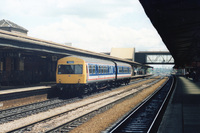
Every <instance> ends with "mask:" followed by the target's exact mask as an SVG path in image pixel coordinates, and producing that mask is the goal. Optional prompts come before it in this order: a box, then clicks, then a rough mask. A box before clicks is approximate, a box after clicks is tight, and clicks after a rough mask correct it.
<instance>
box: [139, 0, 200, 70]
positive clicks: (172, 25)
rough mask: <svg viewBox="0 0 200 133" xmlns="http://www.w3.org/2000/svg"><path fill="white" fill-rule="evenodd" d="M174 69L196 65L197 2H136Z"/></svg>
mask: <svg viewBox="0 0 200 133" xmlns="http://www.w3.org/2000/svg"><path fill="white" fill-rule="evenodd" d="M140 3H141V4H142V6H143V8H144V10H145V12H146V14H147V16H148V17H149V18H150V21H151V23H152V24H153V26H154V27H155V28H156V30H157V31H158V33H159V34H160V36H161V38H162V40H163V42H164V43H165V45H166V47H167V48H168V49H169V51H170V53H171V55H172V56H173V58H174V60H175V66H176V67H185V66H186V65H188V64H192V63H193V62H199V61H200V52H199V51H200V15H199V14H200V1H199V0H140Z"/></svg>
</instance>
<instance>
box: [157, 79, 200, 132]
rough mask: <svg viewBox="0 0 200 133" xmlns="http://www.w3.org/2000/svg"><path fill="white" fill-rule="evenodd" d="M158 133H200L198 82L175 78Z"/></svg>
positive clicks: (199, 91) (199, 84)
mask: <svg viewBox="0 0 200 133" xmlns="http://www.w3.org/2000/svg"><path fill="white" fill-rule="evenodd" d="M158 133H200V82H193V81H192V79H186V78H185V77H177V85H176V88H175V90H174V92H173V94H172V97H171V99H170V101H169V104H168V107H167V109H166V112H165V114H164V116H163V120H162V122H161V124H160V127H159V129H158Z"/></svg>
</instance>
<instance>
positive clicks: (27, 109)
mask: <svg viewBox="0 0 200 133" xmlns="http://www.w3.org/2000/svg"><path fill="white" fill-rule="evenodd" d="M144 80H146V79H143V80H139V81H135V82H132V83H131V84H134V83H138V82H141V81H144ZM91 96H93V95H91ZM85 97H87V96H85ZM78 100H80V98H78V97H75V98H71V99H67V100H62V99H58V98H55V99H50V100H46V101H42V102H38V103H33V104H28V105H23V106H19V107H14V108H9V109H5V110H0V124H2V123H7V122H10V121H13V120H17V119H20V118H23V117H27V116H29V115H33V114H37V113H40V112H44V111H47V110H49V109H53V108H56V107H60V106H63V105H66V104H69V103H72V102H75V101H78Z"/></svg>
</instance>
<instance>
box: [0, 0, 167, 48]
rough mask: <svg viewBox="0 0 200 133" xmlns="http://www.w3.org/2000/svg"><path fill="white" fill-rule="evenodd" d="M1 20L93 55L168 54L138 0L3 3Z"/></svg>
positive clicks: (4, 0) (17, 0) (15, 0)
mask: <svg viewBox="0 0 200 133" xmlns="http://www.w3.org/2000/svg"><path fill="white" fill-rule="evenodd" d="M0 2H1V5H3V6H1V8H0V17H1V18H0V20H1V19H6V20H10V21H12V22H14V23H16V24H18V25H20V26H22V27H24V28H26V29H27V30H28V31H29V32H28V36H31V37H35V38H39V39H43V40H48V41H53V42H56V43H61V44H67V43H71V44H72V46H73V47H77V48H81V49H86V50H90V51H94V52H110V51H111V48H112V47H115V48H135V49H136V51H167V48H166V46H165V45H164V43H163V42H162V39H161V38H160V36H159V34H158V33H157V31H156V29H155V28H154V27H153V25H152V24H151V22H150V20H149V18H148V17H147V16H146V14H145V12H144V9H143V8H142V5H141V4H140V2H139V0H0Z"/></svg>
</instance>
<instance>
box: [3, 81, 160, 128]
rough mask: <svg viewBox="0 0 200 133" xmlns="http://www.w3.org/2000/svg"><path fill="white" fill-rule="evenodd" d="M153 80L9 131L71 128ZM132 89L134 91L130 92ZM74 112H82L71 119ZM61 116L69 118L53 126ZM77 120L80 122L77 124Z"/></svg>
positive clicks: (149, 84)
mask: <svg viewBox="0 0 200 133" xmlns="http://www.w3.org/2000/svg"><path fill="white" fill-rule="evenodd" d="M153 81H154V82H153V83H148V84H147V85H146V86H144V85H143V86H141V85H140V88H138V87H137V90H136V88H135V89H133V88H131V89H128V90H126V91H121V92H117V93H116V92H115V93H114V94H112V95H110V96H106V97H105V96H104V97H101V98H97V99H98V100H97V99H96V100H93V101H92V102H91V101H88V102H87V103H82V104H81V103H77V106H76V107H73V108H69V109H68V110H67V111H66V109H65V111H63V112H59V113H58V114H56V115H53V116H50V117H49V116H48V117H46V118H44V119H41V120H39V121H38V120H37V121H33V122H32V123H31V124H27V125H25V126H21V127H19V128H17V129H10V130H7V131H9V132H25V131H30V130H31V131H32V132H40V131H36V129H38V128H41V129H42V130H44V127H49V128H46V129H45V130H46V131H48V132H60V131H61V130H63V128H62V127H63V126H62V125H65V126H64V130H65V129H67V128H66V125H68V127H69V129H71V128H72V127H75V126H77V125H79V124H80V123H82V121H83V120H87V119H89V118H88V117H90V116H94V115H95V114H96V113H99V112H102V111H105V110H107V109H108V108H110V107H112V106H113V105H114V104H116V103H117V102H119V101H121V100H124V99H125V97H126V98H127V97H130V96H132V95H134V94H135V93H136V91H138V90H142V89H144V88H146V87H148V86H151V85H152V84H154V83H156V82H157V81H158V80H157V81H155V80H153ZM130 91H132V92H130ZM108 102H109V103H108ZM100 104H101V105H102V104H103V105H102V106H101V107H99V106H98V105H100ZM91 109H92V110H91ZM82 110H88V112H87V113H84V114H81V112H82ZM50 113H51V112H50ZM74 114H80V115H81V116H77V117H76V118H73V119H70V116H73V115H74ZM91 114H93V115H91ZM60 117H64V118H63V119H65V120H66V119H67V120H68V121H67V122H66V121H65V122H63V123H62V124H60V125H56V128H54V127H51V126H50V125H51V124H50V121H51V120H52V119H60ZM81 119H83V120H81ZM58 121H59V122H60V120H58ZM77 121H78V123H79V124H77ZM54 122H55V121H54ZM72 123H75V125H73V124H72ZM11 124H12V123H11ZM19 124H20V123H19ZM71 124H72V125H71ZM38 125H40V127H38ZM54 126H55V125H54ZM60 127H61V128H60ZM58 130H59V131H58ZM67 130H68V129H67Z"/></svg>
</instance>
